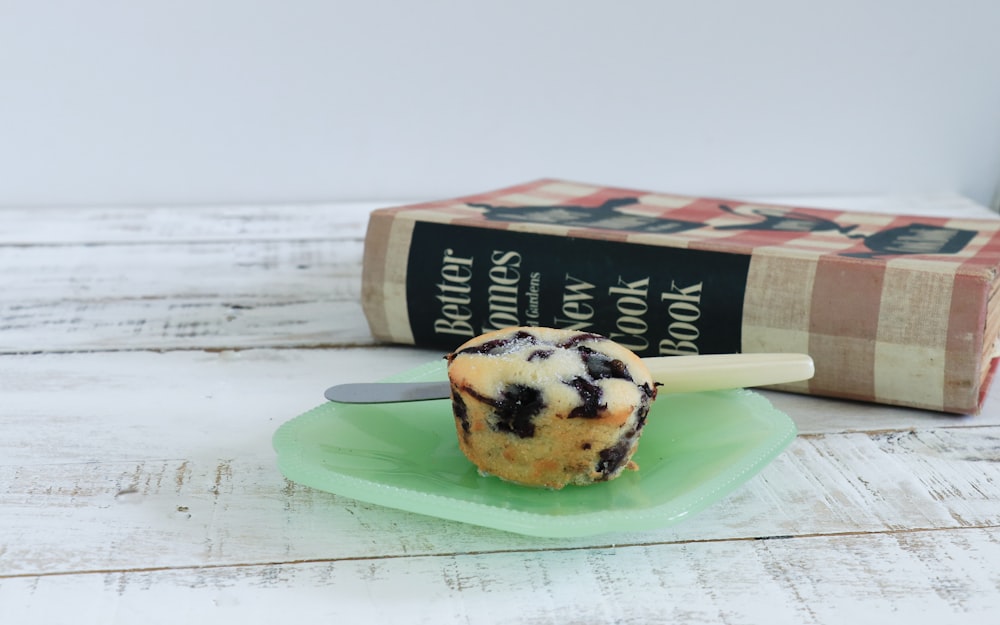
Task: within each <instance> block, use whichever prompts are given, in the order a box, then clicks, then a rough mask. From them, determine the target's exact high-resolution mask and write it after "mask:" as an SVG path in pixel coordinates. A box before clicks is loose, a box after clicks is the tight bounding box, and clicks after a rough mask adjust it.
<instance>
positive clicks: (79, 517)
mask: <svg viewBox="0 0 1000 625" xmlns="http://www.w3.org/2000/svg"><path fill="white" fill-rule="evenodd" d="M438 356H439V355H438V354H436V353H434V352H429V351H424V350H410V349H405V348H385V349H377V350H374V349H356V350H355V349H347V350H244V351H238V352H198V351H190V352H168V353H162V354H157V353H148V352H111V353H93V354H82V353H80V354H39V355H33V356H6V357H0V379H2V380H4V384H5V388H4V400H5V401H4V405H3V406H0V423H2V424H3V431H4V436H3V437H2V438H0V574H8V575H9V574H14V573H17V574H39V573H52V572H68V571H78V570H94V569H101V570H124V569H132V568H141V567H143V566H146V565H149V563H155V564H156V565H157V566H203V565H231V564H239V563H244V564H245V563H262V562H275V561H282V562H283V561H288V560H308V559H315V558H330V559H337V558H346V557H396V556H400V555H406V554H412V553H442V552H443V553H450V552H452V551H499V550H505V549H510V548H540V547H545V546H548V547H553V546H555V547H564V546H566V545H567V544H568V545H570V546H574V545H575V546H586V545H594V544H606V543H609V542H614V543H619V544H622V543H641V542H647V541H653V542H679V541H699V540H708V539H711V540H724V539H732V538H753V537H756V536H774V535H799V536H801V535H813V534H836V533H849V532H858V531H863V532H871V531H896V530H901V529H907V528H931V529H932V528H938V529H941V528H960V527H994V526H1000V462H998V459H1000V426H998V425H985V422H983V424H982V425H980V426H978V427H976V426H971V427H949V426H948V424H949V423H950V418H949V417H935V416H933V415H928V420H927V421H926V422H925V423H924V424H923V426H922V427H921V428H919V429H914V430H912V431H911V430H910V429H908V428H907V429H902V430H890V429H887V428H886V423H882V422H879V423H872V424H869V429H870V431H869V432H845V433H840V432H837V431H835V432H833V433H830V434H811V435H806V436H803V437H800V439H799V440H797V441H796V442H795V443H794V444H793V446H792V447H791V448H790V449H789V450H787V451H786V452H785V453H784V454H782V455H781V456H780V457H779V458H778V459H777V460H776V461H775V462H774V463H772V464H771V465H770V466H769V467H768V468H767V469H765V471H764V472H763V473H762V474H761V475H760V476H758V477H757V478H755V479H754V480H751V482H749V483H748V484H747V485H745V486H744V487H743V488H741V489H740V490H738V491H737V492H735V493H734V494H732V495H731V496H730V497H728V498H727V499H725V500H723V501H722V502H720V503H719V504H717V505H715V506H713V507H712V508H710V509H708V510H706V511H705V512H703V513H701V514H700V515H699V516H698V517H696V518H694V519H692V520H691V521H690V522H687V523H683V524H681V525H678V526H675V527H670V528H665V529H663V530H661V531H657V532H651V533H633V534H619V535H612V536H601V537H594V538H589V539H584V540H581V541H570V542H568V543H565V542H562V541H539V540H537V539H533V538H522V537H517V536H513V535H510V534H505V533H501V532H494V531H490V530H484V529H479V528H473V527H469V526H465V525H461V524H457V523H450V522H444V521H438V520H436V519H432V518H426V517H421V516H417V515H413V514H408V513H404V512H398V511H394V510H390V509H386V508H381V507H377V506H370V505H367V504H361V503H358V502H355V501H351V500H345V499H342V498H339V497H334V496H330V495H327V494H325V493H319V492H317V491H313V490H311V489H307V488H303V487H298V486H295V485H292V484H289V483H287V482H286V481H285V480H283V478H282V477H281V476H280V475H279V473H278V471H277V469H276V467H275V459H274V454H273V451H272V450H271V446H270V440H271V436H272V434H273V432H274V430H275V429H276V428H277V427H278V426H279V425H280V424H281V423H283V422H284V421H285V420H287V419H290V418H292V417H294V416H295V415H297V414H299V413H301V412H303V411H305V410H307V409H309V408H311V407H313V406H314V405H316V404H318V403H321V401H322V398H321V394H322V390H323V389H324V388H325V387H326V386H327V385H329V384H331V383H334V382H337V381H352V380H361V379H371V378H372V377H376V376H381V375H382V374H391V373H397V372H399V371H400V370H402V369H406V368H408V367H410V366H414V365H417V364H420V363H423V362H427V361H428V360H430V359H431V358H434V357H438ZM815 401H816V405H817V406H821V405H823V403H824V400H815ZM795 417H796V418H798V419H800V420H801V422H802V423H804V424H805V423H809V420H810V419H821V418H822V413H821V412H820V411H816V412H804V413H802V414H799V415H795ZM445 418H447V417H445ZM812 429H813V430H816V431H818V430H821V429H822V422H821V421H818V422H817V423H816V424H815V426H814V427H812ZM109 545H113V548H111V547H109Z"/></svg>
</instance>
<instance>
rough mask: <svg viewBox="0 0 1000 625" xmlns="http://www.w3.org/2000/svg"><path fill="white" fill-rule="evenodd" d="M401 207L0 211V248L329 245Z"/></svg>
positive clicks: (346, 205)
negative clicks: (379, 211)
mask: <svg viewBox="0 0 1000 625" xmlns="http://www.w3.org/2000/svg"><path fill="white" fill-rule="evenodd" d="M401 203H404V202H391V201H390V202H339V203H329V204H274V205H232V206H226V205H221V206H121V207H103V206H79V207H51V208H11V207H7V208H5V207H0V245H66V244H76V243H85V244H94V243H129V244H137V243H155V242H173V243H179V242H199V241H202V242H203V241H234V240H244V241H248V240H260V241H266V240H282V239H284V240H292V239H298V240H303V239H316V240H320V239H322V240H334V239H341V238H344V237H345V236H363V235H364V229H365V226H366V224H367V221H368V213H370V212H371V211H372V210H374V209H376V208H382V207H385V206H394V205H397V204H401Z"/></svg>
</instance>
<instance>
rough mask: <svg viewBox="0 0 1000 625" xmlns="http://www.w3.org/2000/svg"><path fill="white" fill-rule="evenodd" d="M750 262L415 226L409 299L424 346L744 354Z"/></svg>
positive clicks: (528, 235)
mask: <svg viewBox="0 0 1000 625" xmlns="http://www.w3.org/2000/svg"><path fill="white" fill-rule="evenodd" d="M749 266H750V257H749V255H744V254H727V253H721V252H710V251H703V250H692V249H681V248H670V247H660V246H653V245H640V244H635V243H623V242H618V241H601V240H593V239H580V238H573V237H564V236H554V235H544V234H532V233H525V232H512V231H509V230H499V229H493V228H471V227H465V226H454V225H447V224H437V223H427V222H418V223H417V224H415V227H414V231H413V240H412V243H411V247H410V253H409V259H408V265H407V277H406V300H407V308H408V313H409V318H410V325H411V327H412V330H413V335H414V340H415V342H416V343H417V344H418V345H424V346H428V347H438V348H441V349H445V350H451V349H453V348H455V347H457V346H458V345H460V344H461V343H463V342H465V341H466V340H468V339H470V338H472V337H474V336H478V335H479V334H483V333H485V332H489V331H492V330H497V329H500V328H505V327H509V326H517V325H524V326H548V327H555V328H568V329H574V330H579V331H583V332H596V333H598V334H603V335H604V336H607V337H609V338H611V339H613V340H615V341H617V342H619V343H621V344H622V345H624V346H626V347H628V348H629V349H631V350H633V351H635V352H636V353H638V354H639V355H641V356H676V355H689V354H719V353H730V352H738V351H740V345H741V344H740V335H741V324H742V319H743V294H744V291H745V290H746V282H747V272H748V270H749Z"/></svg>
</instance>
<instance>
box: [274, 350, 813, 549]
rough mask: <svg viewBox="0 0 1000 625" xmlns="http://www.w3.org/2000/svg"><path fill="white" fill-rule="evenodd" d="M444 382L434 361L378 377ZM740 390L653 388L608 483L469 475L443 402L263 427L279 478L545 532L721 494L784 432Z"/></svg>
mask: <svg viewBox="0 0 1000 625" xmlns="http://www.w3.org/2000/svg"><path fill="white" fill-rule="evenodd" d="M444 379H447V372H446V370H445V364H444V361H437V362H432V363H428V364H426V365H423V366H421V367H417V368H416V369H412V370H410V371H407V372H405V373H403V374H400V375H397V376H394V377H392V378H390V379H389V380H387V381H418V380H444ZM795 434H796V430H795V424H794V423H793V422H792V420H791V419H789V418H788V416H786V415H785V414H784V413H782V412H780V411H778V410H777V409H775V408H774V407H773V406H772V405H771V403H770V402H768V401H767V400H766V399H765V398H764V397H762V396H761V395H758V394H756V393H753V392H751V391H747V390H731V391H716V392H710V393H688V394H681V395H661V396H660V398H659V399H657V400H656V401H655V402H653V408H652V410H651V411H650V414H649V420H648V422H647V425H646V428H645V429H644V430H643V434H642V438H641V439H640V443H639V450H638V452H636V455H635V457H634V460H635V461H636V462H637V463H638V464H639V466H640V470H639V471H626V472H625V473H624V474H623V475H622V476H621V477H619V478H618V479H616V480H613V481H611V482H606V483H600V484H593V485H589V486H568V487H566V488H564V489H563V490H559V491H550V490H545V489H536V488H528V487H524V486H517V485H514V484H509V483H507V482H504V481H502V480H500V479H498V478H495V477H483V476H481V475H479V472H478V471H477V470H476V467H475V466H473V465H472V463H470V462H469V461H468V460H467V459H466V458H465V456H464V455H462V452H461V451H460V450H459V448H458V443H457V438H456V434H455V425H454V419H453V418H452V416H451V403H450V401H448V400H435V401H425V402H410V403H391V404H368V405H358V404H337V403H332V402H328V403H325V404H323V405H321V406H318V407H316V408H314V409H312V410H310V411H309V412H306V413H305V414H303V415H301V416H299V417H296V418H295V419H292V420H291V421H289V422H287V423H285V424H284V425H282V426H281V427H280V428H279V429H278V431H277V432H275V434H274V441H273V442H274V448H275V450H276V451H277V452H278V466H279V468H280V470H281V472H282V473H283V474H284V475H285V476H286V477H287V478H288V479H290V480H293V481H295V482H298V483H301V484H304V485H307V486H311V487H313V488H317V489H319V490H323V491H328V492H331V493H335V494H337V495H343V496H346V497H351V498H354V499H358V500H361V501H367V502H370V503H375V504H380V505H383V506H388V507H391V508H398V509H401V510H409V511H411V512H417V513H420V514H426V515H431V516H436V517H440V518H445V519H452V520H456V521H463V522H466V523H472V524H475V525H482V526H486V527H492V528H496V529H501V530H506V531H510V532H517V533H520V534H528V535H532V536H546V537H571V536H586V535H590V534H599V533H603V532H611V531H627V530H643V529H651V528H656V527H662V526H665V525H668V524H670V523H675V522H678V521H680V520H682V519H685V518H687V517H689V516H691V515H692V514H694V513H695V512H697V511H699V510H701V509H703V508H705V507H706V506H708V505H709V504H711V503H713V502H715V501H717V500H719V499H721V498H722V497H723V496H725V495H726V494H728V493H729V492H731V491H732V490H733V489H734V488H736V487H737V486H739V485H740V484H742V483H743V482H745V481H746V480H747V479H749V478H750V477H752V476H753V475H755V474H756V473H757V472H758V471H760V469H762V468H763V467H764V466H765V465H767V463H769V462H770V461H771V460H773V459H774V458H775V456H777V455H778V454H779V453H781V451H782V450H783V449H784V448H785V447H786V446H787V445H788V444H789V443H790V442H791V441H792V439H794V438H795Z"/></svg>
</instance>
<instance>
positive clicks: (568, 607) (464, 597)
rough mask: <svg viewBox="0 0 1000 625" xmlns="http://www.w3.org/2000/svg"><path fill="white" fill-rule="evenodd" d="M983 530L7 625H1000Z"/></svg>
mask: <svg viewBox="0 0 1000 625" xmlns="http://www.w3.org/2000/svg"><path fill="white" fill-rule="evenodd" d="M998 558H1000V541H998V540H997V536H996V534H995V533H993V532H989V531H986V530H981V529H962V530H946V531H915V532H906V533H901V534H891V533H890V534H844V535H836V536H810V537H804V538H800V539H780V538H779V539H766V540H726V541H701V542H691V543H683V544H654V545H635V546H625V547H605V548H595V549H564V550H550V551H544V552H522V551H517V550H514V551H506V552H500V553H489V554H460V553H449V554H441V555H433V556H412V557H401V558H381V559H357V560H336V561H320V562H297V563H288V564H284V563H281V564H262V565H251V566H238V567H220V568H214V567H213V568H202V567H196V568H180V569H176V568H168V569H163V568H157V567H150V568H145V569H140V570H131V571H109V572H93V573H86V574H70V575H48V576H40V577H32V576H28V577H15V578H6V579H0V618H3V619H4V621H5V622H24V621H17V620H11V619H17V618H23V617H24V616H25V615H30V617H31V620H32V622H39V623H42V622H60V619H62V618H64V617H65V615H66V614H67V613H70V612H71V613H72V614H73V622H74V623H120V622H143V623H177V622H210V621H211V622H227V623H228V622H231V623H237V622H240V623H273V622H284V621H286V620H288V619H289V618H290V615H292V616H294V618H295V620H300V621H302V622H349V621H350V622H355V621H359V620H364V621H366V622H377V623H386V624H392V623H407V624H411V623H428V624H435V625H438V624H450V623H454V624H466V623H510V624H514V623H518V624H522V623H529V624H537V623H568V624H574V623H579V624H583V623H722V624H738V623H768V624H774V625H783V624H787V625H802V624H817V623H845V622H848V623H856V624H872V625H877V624H881V623H886V622H889V623H941V622H961V623H963V624H967V625H977V624H979V625H988V624H990V623H994V622H995V616H996V610H997V609H998V608H1000V603H998V602H997V593H996V588H997V586H998V585H1000V572H998V569H997V568H996V566H994V564H995V562H997V561H998Z"/></svg>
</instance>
